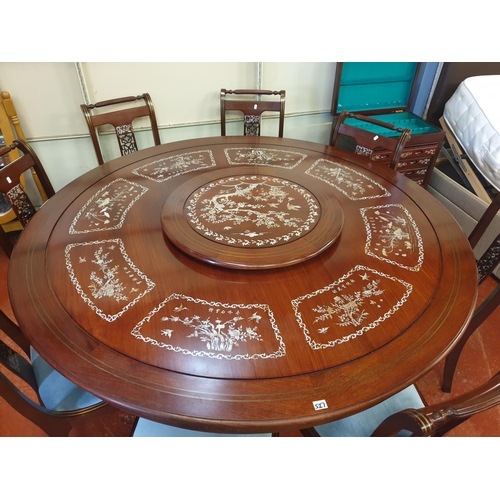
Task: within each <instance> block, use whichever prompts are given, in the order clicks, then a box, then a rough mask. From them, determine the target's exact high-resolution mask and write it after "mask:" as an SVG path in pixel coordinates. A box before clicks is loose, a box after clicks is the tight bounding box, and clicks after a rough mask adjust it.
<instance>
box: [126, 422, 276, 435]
mask: <svg viewBox="0 0 500 500" xmlns="http://www.w3.org/2000/svg"><path fill="white" fill-rule="evenodd" d="M134 437H271V433H269V434H219V433H214V432H201V431H191V430H188V429H181V428H180V427H172V426H170V425H165V424H159V423H158V422H153V421H152V420H147V419H145V418H140V419H139V421H138V422H137V426H136V428H135V431H134Z"/></svg>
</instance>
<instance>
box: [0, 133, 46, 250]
mask: <svg viewBox="0 0 500 500" xmlns="http://www.w3.org/2000/svg"><path fill="white" fill-rule="evenodd" d="M14 150H16V151H20V152H22V156H19V157H18V158H16V159H15V160H14V161H12V162H10V163H9V164H8V165H5V166H4V167H3V168H2V169H0V192H1V193H3V194H4V196H5V198H6V200H7V201H8V202H9V204H10V206H11V207H12V210H13V211H14V213H15V214H16V216H17V218H18V220H19V222H20V223H21V226H22V227H25V226H26V224H28V222H29V221H30V220H31V219H32V217H33V216H34V215H35V213H36V208H35V203H34V202H33V200H32V199H31V198H30V195H29V194H28V192H27V189H26V190H25V188H24V185H23V182H22V180H21V178H22V176H23V174H25V173H26V172H27V171H34V172H36V175H37V178H38V180H39V184H40V187H41V189H42V192H41V195H42V200H43V198H45V199H47V198H50V197H51V196H53V195H54V194H55V192H54V188H53V187H52V184H51V182H50V179H49V177H48V176H47V173H46V172H45V169H44V168H43V165H42V163H41V162H40V159H39V158H38V156H37V155H36V153H35V151H34V150H33V148H32V147H31V146H30V145H29V144H28V143H27V142H26V141H23V140H20V139H18V140H15V141H14V142H13V143H12V144H11V145H10V146H7V147H5V148H2V149H0V157H1V156H4V155H8V154H9V153H10V152H11V151H14ZM32 194H34V193H32ZM14 239H15V238H13V237H12V235H11V234H10V233H9V234H6V233H5V232H4V230H3V229H0V245H1V247H2V249H3V250H4V252H5V253H6V254H7V255H8V256H9V257H10V255H11V253H12V249H13V247H14V242H13V240H14Z"/></svg>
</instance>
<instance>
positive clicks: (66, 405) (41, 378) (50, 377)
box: [30, 347, 101, 411]
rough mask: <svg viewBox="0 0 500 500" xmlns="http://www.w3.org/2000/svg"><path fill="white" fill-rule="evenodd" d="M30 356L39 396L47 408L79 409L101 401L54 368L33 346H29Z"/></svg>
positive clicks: (58, 409) (55, 409)
mask: <svg viewBox="0 0 500 500" xmlns="http://www.w3.org/2000/svg"><path fill="white" fill-rule="evenodd" d="M30 357H31V363H32V364H33V370H34V372H35V377H36V381H37V383H38V389H39V393H40V398H41V399H42V401H43V404H44V405H45V407H46V408H47V409H49V410H54V411H68V410H79V409H81V408H86V407H87V406H91V405H94V404H96V403H99V402H100V401H101V400H100V399H98V398H96V397H95V396H93V395H92V394H90V393H89V392H87V391H84V390H83V389H81V388H80V387H78V386H77V385H75V384H73V382H70V381H69V380H68V379H67V378H65V377H63V376H62V375H61V374H60V373H59V372H57V371H56V370H54V368H52V367H51V366H50V365H49V364H48V363H47V362H46V361H45V360H44V359H43V358H42V357H41V356H40V355H39V354H38V353H37V352H36V351H35V349H33V347H31V353H30Z"/></svg>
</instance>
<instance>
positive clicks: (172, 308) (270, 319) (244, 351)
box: [131, 293, 286, 360]
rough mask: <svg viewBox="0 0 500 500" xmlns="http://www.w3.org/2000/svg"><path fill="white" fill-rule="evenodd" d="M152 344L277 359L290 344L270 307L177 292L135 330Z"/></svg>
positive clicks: (229, 356)
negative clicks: (217, 300)
mask: <svg viewBox="0 0 500 500" xmlns="http://www.w3.org/2000/svg"><path fill="white" fill-rule="evenodd" d="M131 333H132V335H133V336H134V337H136V338H137V339H138V340H142V341H143V342H146V343H148V344H151V345H154V346H156V347H160V348H162V349H167V350H169V351H173V352H176V353H180V354H184V355H190V356H206V357H209V358H214V359H230V360H246V359H273V358H279V357H282V356H285V354H286V348H285V343H284V342H283V339H282V337H281V334H280V331H279V329H278V327H277V325H276V322H275V320H274V315H273V313H272V311H271V309H270V308H269V306H268V305H267V304H245V305H243V304H222V303H220V302H209V301H205V300H203V299H199V298H193V297H189V296H186V295H182V294H178V293H174V294H172V295H170V296H169V297H168V298H166V299H165V300H164V301H163V302H162V303H161V304H159V305H158V306H157V307H156V308H155V309H154V310H153V311H151V312H150V313H149V314H148V316H146V317H145V318H144V319H143V320H142V321H140V322H139V323H138V324H137V325H136V326H135V327H134V329H133V330H132V332H131Z"/></svg>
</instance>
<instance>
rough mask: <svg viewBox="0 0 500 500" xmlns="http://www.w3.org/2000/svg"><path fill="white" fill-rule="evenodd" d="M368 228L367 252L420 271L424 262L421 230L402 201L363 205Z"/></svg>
mask: <svg viewBox="0 0 500 500" xmlns="http://www.w3.org/2000/svg"><path fill="white" fill-rule="evenodd" d="M360 212H361V216H362V218H363V221H364V223H365V228H366V235H367V237H366V245H365V253H366V254H367V255H370V256H371V257H375V258H377V259H380V260H383V261H385V262H390V263H391V264H395V265H396V266H399V267H402V268H404V269H409V270H410V271H419V270H420V268H421V267H422V264H423V262H424V245H423V243H422V237H421V236H420V231H419V230H418V227H417V225H416V223H415V221H414V220H413V218H412V216H411V215H410V213H409V212H408V210H407V209H406V208H405V207H403V206H402V205H396V204H394V205H381V206H377V207H369V208H361V209H360Z"/></svg>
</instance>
